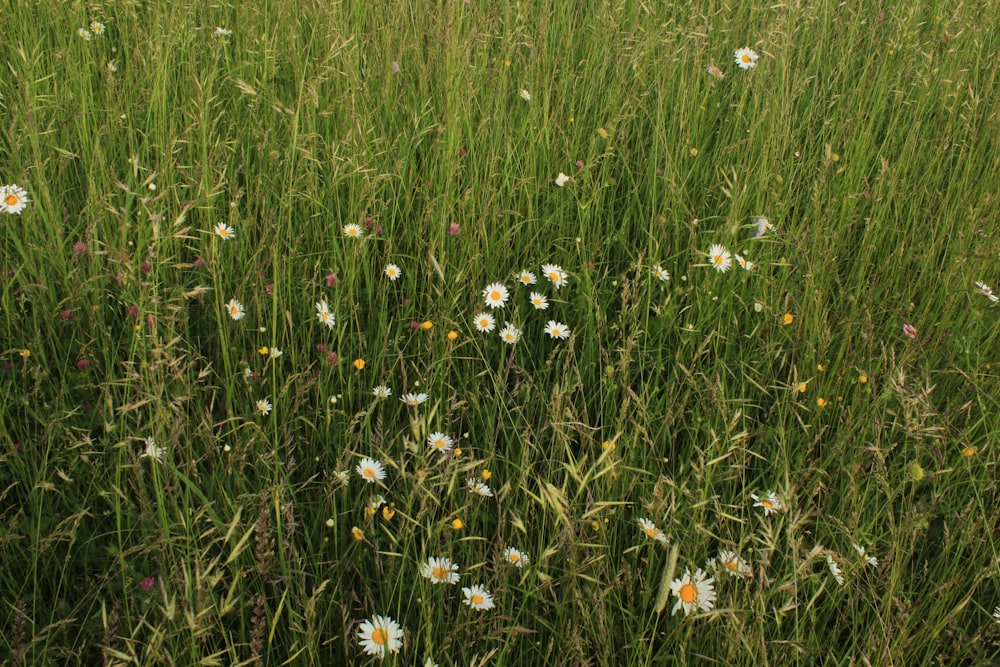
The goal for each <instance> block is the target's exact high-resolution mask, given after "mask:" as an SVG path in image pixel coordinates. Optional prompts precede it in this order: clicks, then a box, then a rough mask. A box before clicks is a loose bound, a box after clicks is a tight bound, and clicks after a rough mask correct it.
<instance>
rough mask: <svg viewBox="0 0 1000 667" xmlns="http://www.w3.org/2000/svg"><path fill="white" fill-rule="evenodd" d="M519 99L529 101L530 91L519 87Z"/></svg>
mask: <svg viewBox="0 0 1000 667" xmlns="http://www.w3.org/2000/svg"><path fill="white" fill-rule="evenodd" d="M521 99H522V100H524V101H525V102H530V101H531V93H529V92H528V91H527V90H525V89H524V88H522V89H521Z"/></svg>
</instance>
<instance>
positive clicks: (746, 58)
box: [740, 53, 750, 63]
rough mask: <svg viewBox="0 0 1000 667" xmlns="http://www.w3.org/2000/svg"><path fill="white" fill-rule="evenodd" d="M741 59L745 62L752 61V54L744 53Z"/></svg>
mask: <svg viewBox="0 0 1000 667" xmlns="http://www.w3.org/2000/svg"><path fill="white" fill-rule="evenodd" d="M740 60H742V61H743V62H745V63H748V62H750V54H749V53H744V54H743V55H742V56H740Z"/></svg>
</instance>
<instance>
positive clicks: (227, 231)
mask: <svg viewBox="0 0 1000 667" xmlns="http://www.w3.org/2000/svg"><path fill="white" fill-rule="evenodd" d="M212 232H213V233H214V234H215V235H216V236H218V237H219V238H220V239H222V240H223V241H229V240H230V239H234V238H236V230H235V229H233V228H232V227H230V226H229V225H227V224H226V223H224V222H220V223H219V224H217V225H216V226H215V227H213V228H212Z"/></svg>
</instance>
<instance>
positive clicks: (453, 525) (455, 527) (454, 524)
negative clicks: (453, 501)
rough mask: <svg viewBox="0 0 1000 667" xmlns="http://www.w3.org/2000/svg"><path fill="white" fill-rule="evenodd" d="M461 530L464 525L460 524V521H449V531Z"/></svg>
mask: <svg viewBox="0 0 1000 667" xmlns="http://www.w3.org/2000/svg"><path fill="white" fill-rule="evenodd" d="M463 528H465V524H464V523H462V520H461V519H452V520H451V529H452V530H462V529H463Z"/></svg>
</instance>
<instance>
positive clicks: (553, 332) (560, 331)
mask: <svg viewBox="0 0 1000 667" xmlns="http://www.w3.org/2000/svg"><path fill="white" fill-rule="evenodd" d="M561 333H562V329H553V330H552V335H553V336H558V335H560V334H561Z"/></svg>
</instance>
